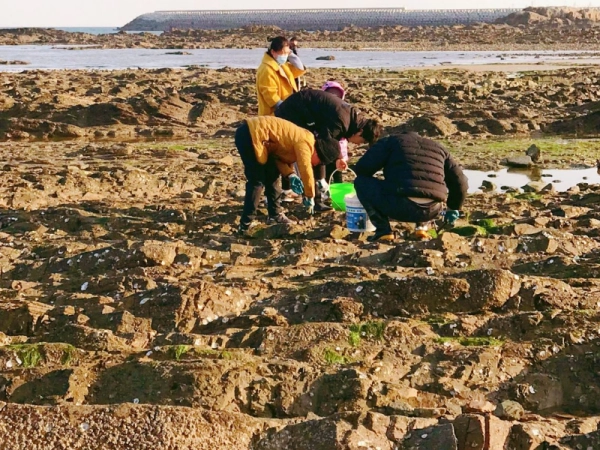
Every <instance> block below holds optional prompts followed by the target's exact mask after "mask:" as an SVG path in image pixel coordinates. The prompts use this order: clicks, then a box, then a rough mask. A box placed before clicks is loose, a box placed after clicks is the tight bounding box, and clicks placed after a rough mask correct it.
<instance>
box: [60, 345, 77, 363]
mask: <svg viewBox="0 0 600 450" xmlns="http://www.w3.org/2000/svg"><path fill="white" fill-rule="evenodd" d="M76 354H77V349H76V348H75V347H73V346H72V345H70V344H66V345H65V346H64V348H63V354H62V358H61V359H60V362H61V363H62V364H64V365H65V366H69V365H71V362H72V361H73V360H74V359H75V356H76Z"/></svg>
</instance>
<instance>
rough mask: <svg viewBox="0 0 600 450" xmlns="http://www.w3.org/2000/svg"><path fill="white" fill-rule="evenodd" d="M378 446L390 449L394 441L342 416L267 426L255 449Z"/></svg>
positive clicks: (328, 449) (355, 449)
mask: <svg viewBox="0 0 600 450" xmlns="http://www.w3.org/2000/svg"><path fill="white" fill-rule="evenodd" d="M376 447H379V448H381V450H391V449H392V446H391V442H390V441H389V440H387V438H385V437H381V436H379V435H377V434H375V433H374V432H372V431H370V430H368V429H367V428H365V427H364V426H362V425H358V427H356V428H355V429H353V427H352V425H351V424H350V423H348V422H346V421H344V420H343V419H342V418H341V417H339V416H332V417H329V418H327V419H321V420H307V421H305V422H301V423H298V424H295V425H288V426H287V427H285V428H283V429H281V430H278V429H271V430H268V431H267V432H266V433H265V435H264V437H263V438H262V439H261V440H260V441H259V442H258V443H257V444H256V446H254V447H253V448H255V449H256V450H281V449H284V448H285V449H287V450H305V449H311V450H331V449H348V450H361V449H369V448H376Z"/></svg>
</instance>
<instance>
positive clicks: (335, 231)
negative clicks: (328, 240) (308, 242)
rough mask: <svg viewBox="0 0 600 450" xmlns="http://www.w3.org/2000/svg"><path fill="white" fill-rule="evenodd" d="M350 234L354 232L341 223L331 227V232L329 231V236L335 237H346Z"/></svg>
mask: <svg viewBox="0 0 600 450" xmlns="http://www.w3.org/2000/svg"><path fill="white" fill-rule="evenodd" d="M350 234H352V233H351V232H350V231H348V228H346V227H342V226H340V225H334V226H333V228H332V229H331V232H330V233H329V236H331V237H332V238H333V239H345V238H347V237H348V236H349V235H350Z"/></svg>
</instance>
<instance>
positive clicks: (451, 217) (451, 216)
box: [444, 209, 460, 226]
mask: <svg viewBox="0 0 600 450" xmlns="http://www.w3.org/2000/svg"><path fill="white" fill-rule="evenodd" d="M459 217H460V213H459V212H458V211H455V210H453V209H449V210H447V211H446V212H445V213H444V223H445V224H447V225H450V226H453V225H454V222H456V221H457V220H458V218H459Z"/></svg>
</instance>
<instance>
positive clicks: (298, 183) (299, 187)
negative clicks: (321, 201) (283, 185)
mask: <svg viewBox="0 0 600 450" xmlns="http://www.w3.org/2000/svg"><path fill="white" fill-rule="evenodd" d="M288 180H289V181H290V187H291V188H292V191H293V192H294V193H295V194H298V195H301V194H304V184H302V180H301V179H300V177H299V176H298V175H296V174H295V173H293V174H291V175H290V176H289V177H288Z"/></svg>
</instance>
